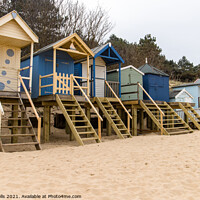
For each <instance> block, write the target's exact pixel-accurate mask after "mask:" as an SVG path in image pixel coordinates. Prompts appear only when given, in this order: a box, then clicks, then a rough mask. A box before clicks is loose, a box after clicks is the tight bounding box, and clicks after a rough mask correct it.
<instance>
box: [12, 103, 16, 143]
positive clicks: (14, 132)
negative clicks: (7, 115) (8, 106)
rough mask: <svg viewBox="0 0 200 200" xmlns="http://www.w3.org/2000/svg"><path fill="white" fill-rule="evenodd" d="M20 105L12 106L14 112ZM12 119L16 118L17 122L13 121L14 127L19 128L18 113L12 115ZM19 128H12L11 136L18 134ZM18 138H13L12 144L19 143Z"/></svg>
mask: <svg viewBox="0 0 200 200" xmlns="http://www.w3.org/2000/svg"><path fill="white" fill-rule="evenodd" d="M17 110H18V105H12V111H17ZM12 118H16V119H17V120H13V122H12V126H18V112H13V113H12ZM17 131H18V128H12V130H11V134H17ZM17 141H18V137H12V138H11V143H17Z"/></svg>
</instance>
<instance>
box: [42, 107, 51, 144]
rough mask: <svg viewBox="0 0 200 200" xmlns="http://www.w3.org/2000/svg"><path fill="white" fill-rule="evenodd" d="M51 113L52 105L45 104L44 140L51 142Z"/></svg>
mask: <svg viewBox="0 0 200 200" xmlns="http://www.w3.org/2000/svg"><path fill="white" fill-rule="evenodd" d="M50 114H51V107H50V106H44V112H43V135H42V141H43V142H49V135H50V122H51V121H50V120H51V119H50Z"/></svg>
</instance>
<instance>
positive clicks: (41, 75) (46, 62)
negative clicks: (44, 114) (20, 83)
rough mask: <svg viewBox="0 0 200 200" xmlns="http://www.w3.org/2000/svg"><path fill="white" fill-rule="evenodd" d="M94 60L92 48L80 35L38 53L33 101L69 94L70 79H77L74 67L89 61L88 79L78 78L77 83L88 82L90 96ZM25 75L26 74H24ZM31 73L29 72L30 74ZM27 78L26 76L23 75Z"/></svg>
mask: <svg viewBox="0 0 200 200" xmlns="http://www.w3.org/2000/svg"><path fill="white" fill-rule="evenodd" d="M90 56H92V57H93V56H94V54H93V52H92V51H91V50H90V48H89V47H88V46H87V45H86V44H85V43H84V42H83V40H82V39H81V38H80V37H79V36H78V35H77V34H76V33H74V34H72V35H71V36H69V37H66V38H64V39H61V40H59V41H57V42H55V43H53V44H50V45H48V46H46V47H44V48H42V49H40V50H38V51H37V52H35V53H34V57H33V60H34V64H33V78H32V80H33V81H32V98H37V97H38V96H42V95H49V94H69V93H70V75H71V74H72V75H74V63H75V62H76V61H77V60H81V59H86V61H87V62H86V68H87V69H86V70H87V74H86V77H79V76H77V77H76V78H77V81H78V82H79V81H80V80H83V79H84V80H85V81H86V86H85V87H84V90H86V92H87V94H89V76H88V74H89V57H90ZM29 60H30V58H29V57H28V58H23V60H22V62H21V68H23V67H24V66H27V64H28V63H29V62H30V61H29ZM22 73H23V72H22ZM26 73H28V72H26ZM23 75H24V76H26V74H25V72H24V74H23Z"/></svg>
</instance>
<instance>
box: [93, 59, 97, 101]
mask: <svg viewBox="0 0 200 200" xmlns="http://www.w3.org/2000/svg"><path fill="white" fill-rule="evenodd" d="M92 69H93V96H94V97H96V83H95V79H96V74H95V58H93V66H92Z"/></svg>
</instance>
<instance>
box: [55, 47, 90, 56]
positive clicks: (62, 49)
mask: <svg viewBox="0 0 200 200" xmlns="http://www.w3.org/2000/svg"><path fill="white" fill-rule="evenodd" d="M57 50H59V51H65V52H67V53H74V54H79V55H84V56H88V54H86V53H83V52H80V51H77V50H72V49H64V48H57Z"/></svg>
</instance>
